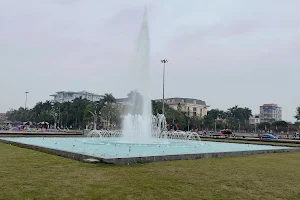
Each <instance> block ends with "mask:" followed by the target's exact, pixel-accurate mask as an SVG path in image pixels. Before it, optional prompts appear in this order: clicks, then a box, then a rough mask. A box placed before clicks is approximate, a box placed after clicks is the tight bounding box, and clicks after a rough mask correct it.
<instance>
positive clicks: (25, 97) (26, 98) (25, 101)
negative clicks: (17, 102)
mask: <svg viewBox="0 0 300 200" xmlns="http://www.w3.org/2000/svg"><path fill="white" fill-rule="evenodd" d="M28 93H29V92H25V108H24V109H25V110H26V106H27V94H28Z"/></svg>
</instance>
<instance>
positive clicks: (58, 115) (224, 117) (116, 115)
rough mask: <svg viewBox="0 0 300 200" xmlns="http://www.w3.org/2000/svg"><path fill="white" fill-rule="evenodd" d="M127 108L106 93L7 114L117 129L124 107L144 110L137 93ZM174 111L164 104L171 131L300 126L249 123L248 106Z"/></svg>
mask: <svg viewBox="0 0 300 200" xmlns="http://www.w3.org/2000/svg"><path fill="white" fill-rule="evenodd" d="M127 96H128V101H129V104H128V105H125V106H124V105H123V106H121V105H119V104H116V99H115V97H114V96H113V95H112V94H105V95H104V97H103V98H102V99H100V100H99V101H97V102H91V101H89V100H87V99H81V98H77V99H75V100H73V101H72V102H64V103H58V102H51V101H46V102H38V103H37V104H36V105H35V106H34V107H33V108H31V109H26V110H25V109H24V108H23V107H20V108H19V109H17V110H10V111H8V112H7V117H8V120H11V121H32V122H42V121H47V122H49V123H50V124H56V125H57V126H58V127H61V126H63V127H70V126H72V127H74V128H84V127H85V125H87V124H90V123H96V124H97V125H98V126H101V125H103V122H104V121H105V122H106V123H107V124H109V125H112V124H114V125H116V126H117V127H120V126H121V124H122V115H123V114H124V113H125V114H126V111H127V110H128V109H127V108H128V107H130V106H133V105H134V109H133V110H132V111H133V112H134V114H140V113H141V111H142V108H143V105H142V102H143V101H142V98H143V97H142V95H141V94H139V93H138V92H137V91H131V92H130V93H129V94H128V95H127ZM177 108H178V109H177V110H175V109H173V108H171V107H169V106H168V105H167V104H165V116H166V120H167V123H168V124H169V127H170V128H173V129H176V127H178V128H179V129H181V130H192V129H196V130H214V129H217V130H221V129H231V130H241V131H248V132H252V131H254V130H255V129H256V130H273V131H278V132H281V131H284V132H286V131H298V129H299V128H300V123H298V122H296V123H294V124H292V123H288V122H285V121H275V122H273V123H267V122H264V123H260V124H257V125H256V127H255V125H250V124H249V118H250V117H251V116H252V111H251V110H250V109H249V108H247V107H244V108H242V107H239V106H237V105H236V106H233V107H231V108H228V109H227V110H225V111H224V110H220V109H211V110H210V111H208V112H207V115H206V116H204V117H203V118H202V117H200V116H193V117H190V116H189V113H184V112H182V111H181V109H180V108H181V105H180V104H178V107H177ZM152 113H153V114H157V113H162V102H156V101H152ZM295 118H296V119H297V120H300V107H298V108H297V109H296V115H295Z"/></svg>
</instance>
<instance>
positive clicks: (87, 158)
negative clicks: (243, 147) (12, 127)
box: [0, 138, 300, 165]
mask: <svg viewBox="0 0 300 200" xmlns="http://www.w3.org/2000/svg"><path fill="white" fill-rule="evenodd" d="M0 142H3V143H6V144H11V145H14V146H18V147H22V148H28V149H33V150H37V151H41V152H46V153H50V154H54V155H58V156H62V157H65V158H71V159H74V160H78V161H81V162H90V161H92V162H93V163H95V162H103V163H110V164H127V165H131V164H137V163H147V162H157V161H168V160H194V159H202V158H221V157H232V156H245V155H253V154H265V153H283V152H297V151H300V148H299V147H293V148H290V149H269V150H250V151H229V152H213V153H195V154H177V155H160V156H141V157H126V158H102V157H98V156H90V155H87V154H83V153H77V152H71V151H65V150H58V149H52V148H47V147H41V146H37V145H31V144H24V143H19V142H13V141H8V140H4V139H1V138H0Z"/></svg>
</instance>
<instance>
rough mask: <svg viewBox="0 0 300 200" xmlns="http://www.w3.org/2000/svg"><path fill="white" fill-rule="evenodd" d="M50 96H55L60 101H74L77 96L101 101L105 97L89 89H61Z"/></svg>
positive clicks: (55, 99)
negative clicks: (75, 90)
mask: <svg viewBox="0 0 300 200" xmlns="http://www.w3.org/2000/svg"><path fill="white" fill-rule="evenodd" d="M50 96H52V97H53V98H54V101H56V102H59V103H63V102H68V101H73V100H74V99H76V98H82V99H87V100H90V101H99V100H100V99H101V98H102V97H103V96H102V95H98V94H94V93H90V92H87V91H81V92H72V91H59V92H56V93H55V94H52V95H50Z"/></svg>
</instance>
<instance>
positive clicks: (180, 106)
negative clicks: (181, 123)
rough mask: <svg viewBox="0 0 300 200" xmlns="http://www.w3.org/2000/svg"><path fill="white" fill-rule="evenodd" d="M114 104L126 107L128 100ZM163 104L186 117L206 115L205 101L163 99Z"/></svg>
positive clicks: (124, 99)
mask: <svg viewBox="0 0 300 200" xmlns="http://www.w3.org/2000/svg"><path fill="white" fill-rule="evenodd" d="M154 101H158V102H162V99H156V100H154ZM116 103H117V104H119V105H121V106H123V105H126V104H127V103H128V98H120V99H116ZM165 104H168V105H169V106H170V107H171V108H173V109H175V110H180V111H182V112H184V113H186V115H188V116H190V117H193V116H198V117H204V116H205V115H207V108H208V107H209V106H207V105H206V103H205V101H202V100H199V99H190V98H181V97H174V98H167V99H165Z"/></svg>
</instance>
